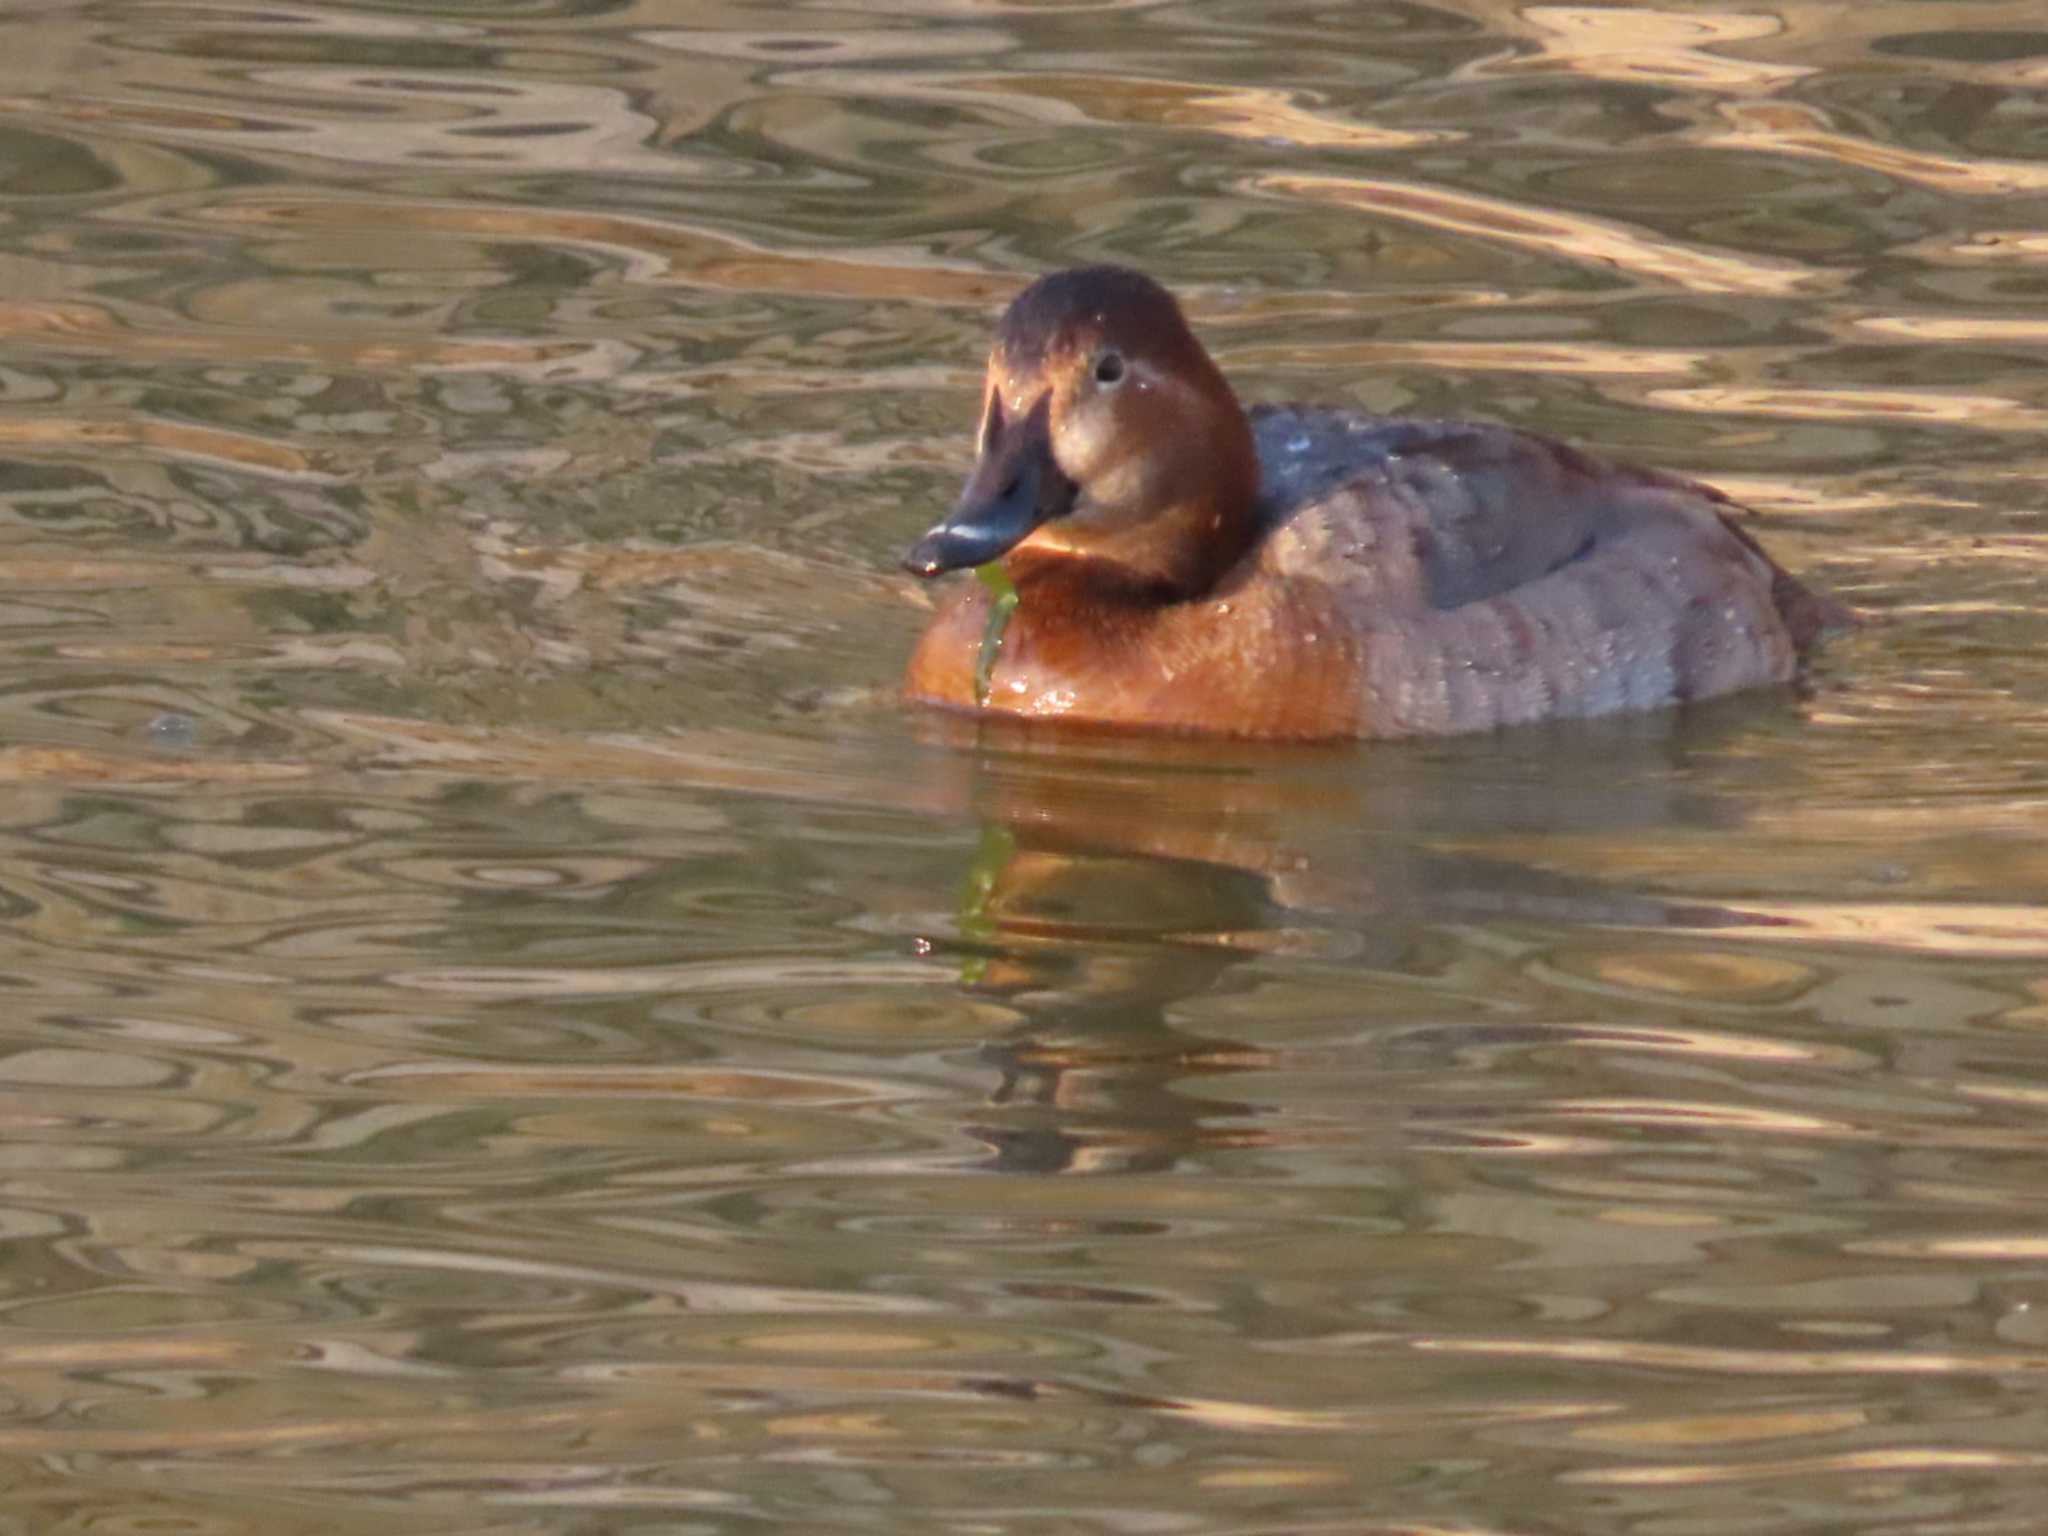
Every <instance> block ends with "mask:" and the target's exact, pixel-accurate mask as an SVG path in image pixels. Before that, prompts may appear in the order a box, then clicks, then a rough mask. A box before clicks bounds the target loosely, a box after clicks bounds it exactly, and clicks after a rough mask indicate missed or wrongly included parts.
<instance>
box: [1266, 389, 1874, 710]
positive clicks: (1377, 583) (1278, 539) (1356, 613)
mask: <svg viewBox="0 0 2048 1536" xmlns="http://www.w3.org/2000/svg"><path fill="white" fill-rule="evenodd" d="M1253 431H1254V436H1255V438H1256V440H1257V443H1258V447H1259V452H1260V463H1261V468H1262V482H1261V507H1262V513H1263V516H1264V517H1265V519H1266V529H1267V532H1266V538H1265V541H1264V543H1263V545H1262V546H1261V549H1260V553H1259V556H1258V565H1259V568H1260V570H1261V572H1262V573H1263V574H1265V575H1267V576H1269V577H1275V578H1279V579H1281V580H1282V581H1284V582H1287V583H1290V584H1293V585H1295V586H1297V587H1316V588H1321V589H1325V590H1326V591H1327V593H1328V599H1327V601H1328V603H1329V605H1330V606H1331V607H1332V608H1333V609H1334V610H1336V611H1339V612H1342V613H1343V614H1345V615H1347V616H1348V618H1349V619H1350V621H1351V622H1350V626H1349V627H1350V628H1351V629H1352V631H1353V632H1354V633H1355V634H1357V635H1358V636H1359V637H1360V640H1361V641H1362V642H1363V643H1364V644H1365V653H1366V654H1367V655H1369V657H1370V658H1371V659H1370V661H1369V663H1368V666H1367V670H1368V672H1369V673H1370V674H1371V678H1370V685H1369V690H1368V691H1369V692H1371V693H1373V694H1375V695H1376V697H1375V698H1374V699H1373V700H1372V701H1371V710H1372V712H1373V713H1374V714H1375V715H1377V716H1378V717H1379V718H1381V719H1382V720H1383V721H1384V722H1385V723H1386V726H1387V733H1388V734H1403V733H1405V732H1406V731H1408V730H1420V731H1440V730H1462V729H1474V728H1485V727H1489V726H1493V725H1501V724H1510V723H1513V722H1515V721H1518V720H1529V719H1538V718H1543V717H1545V716H1548V715H1592V714H1605V713H1608V712H1609V711H1612V710H1616V709H1643V708H1656V707H1659V706H1660V705H1664V704H1670V703H1675V702H1678V701H1681V700H1684V699H1689V698H1704V697H1707V696H1709V695H1711V694H1716V693H1725V692H1728V691H1730V690H1731V689H1735V688H1742V687H1749V686H1754V685H1756V684H1759V683H1766V682H1783V681H1785V680H1786V679H1787V678H1789V677H1791V676H1792V675H1793V673H1794V672H1795V670H1796V668H1797V665H1798V661H1799V658H1800V656H1801V654H1802V653H1803V652H1804V651H1805V650H1806V649H1807V647H1808V646H1810V645H1811V644H1812V642H1813V640H1814V639H1815V638H1816V637H1817V636H1818V635H1819V633H1820V632H1821V631H1822V630H1823V629H1825V628H1828V627H1830V626H1831V625H1832V624H1834V623H1838V622H1840V621H1841V619H1842V617H1843V611H1842V610H1840V609H1839V608H1837V607H1836V606H1835V605H1834V604H1831V603H1829V602H1827V601H1826V600H1825V599H1823V598H1819V597H1817V596H1815V594H1813V593H1811V592H1809V591H1808V590H1807V589H1806V588H1805V587H1803V586H1801V585H1800V584H1799V582H1798V581H1796V580H1795V579H1794V578H1793V577H1791V576H1790V575H1788V574H1787V573H1786V572H1785V571H1783V570H1782V569H1780V568H1779V567H1778V566H1777V565H1776V564H1775V563H1774V562H1773V561H1772V560H1771V559H1770V558H1769V557H1768V556H1767V555H1766V554H1765V553H1764V552H1763V551H1762V550H1761V549H1760V548H1759V547H1758V546H1757V543H1756V541H1755V540H1754V539H1753V538H1751V537H1750V536H1749V535H1748V534H1747V533H1746V532H1745V531H1744V530H1743V529H1741V528H1740V527H1738V526H1737V525H1736V524H1735V523H1734V522H1733V521H1732V517H1733V516H1734V515H1735V514H1737V513H1739V512H1740V510H1741V509H1740V508H1739V507H1737V506H1736V504H1735V503H1733V502H1731V501H1729V500H1728V498H1726V497H1725V496H1723V495H1721V494H1720V493H1719V492H1718V491H1714V490H1712V489H1711V488H1709V487H1706V486H1702V485H1697V484H1694V483H1693V482H1691V481H1687V480H1683V479H1680V478H1678V477H1676V476H1671V475H1664V474H1660V473H1657V472H1655V471H1652V470H1645V469H1638V468H1635V467H1633V466H1629V465H1622V464H1616V463H1613V462H1611V461H1608V460H1605V459H1600V458H1596V457H1594V456H1593V455H1590V454H1586V453H1583V452H1580V451H1579V450H1578V449H1575V448H1572V447H1570V446H1568V445H1566V444H1563V443H1559V442H1554V441H1552V440H1550V439H1548V438H1542V437H1537V436H1534V435H1532V434H1528V433H1522V432H1514V431H1510V430H1508V429H1507V428H1504V427H1497V426H1489V425H1485V424H1480V423H1471V422H1452V421H1431V420H1409V419H1401V418H1391V419H1390V418H1383V417H1372V416H1362V415H1355V414H1351V413H1348V412H1342V411H1327V410H1313V409H1305V408H1300V407H1292V406H1286V407H1278V408H1272V409H1268V410H1264V411H1259V412H1255V413H1254V416H1253Z"/></svg>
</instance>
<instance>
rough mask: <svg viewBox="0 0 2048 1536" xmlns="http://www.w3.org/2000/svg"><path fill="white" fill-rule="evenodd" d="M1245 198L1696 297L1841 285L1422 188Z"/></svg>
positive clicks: (1591, 222)
mask: <svg viewBox="0 0 2048 1536" xmlns="http://www.w3.org/2000/svg"><path fill="white" fill-rule="evenodd" d="M1248 190H1250V191H1252V192H1254V193H1267V194H1279V195H1281V196H1284V197H1289V198H1296V199H1300V200H1303V201H1307V202H1316V203H1335V204H1339V205H1342V206H1344V207H1349V208H1356V209H1359V210H1361V211H1362V212H1365V213H1370V214H1377V215H1382V216H1384V217H1387V218H1395V219H1404V220H1407V221H1408V222H1410V223H1415V224H1421V225H1425V226H1427V227H1429V228H1431V229H1443V230H1449V231H1451V232H1452V233H1454V234H1461V235H1472V236H1476V237H1477V238H1479V239H1482V240H1493V241H1499V242H1501V243H1503V244H1507V245H1520V246H1526V247H1528V248H1530V249H1532V250H1538V251H1542V252H1544V253H1545V254H1547V255H1552V256H1558V257H1562V258H1564V259H1565V260H1568V261H1571V262H1574V263H1576V264H1578V265H1580V266H1588V267H1615V268H1619V269H1620V270H1621V271H1623V272H1626V273H1629V274H1630V275H1632V276H1635V277H1638V278H1650V279H1654V280H1656V281H1659V282H1668V283H1672V284H1675V285H1677V286H1678V287H1680V288H1684V289H1687V290H1688V291H1690V292H1694V293H1752V294H1762V295H1782V294H1790V293H1795V292H1798V291H1799V290H1801V289H1808V288H1813V287H1817V286H1823V285H1828V286H1832V285H1834V284H1836V283H1837V282H1838V281H1839V279H1838V277H1837V276H1836V275H1835V274H1832V273H1824V272H1821V271H1819V270H1818V269H1816V268H1813V267H1808V266H1803V265H1800V264H1798V263H1794V262H1789V261H1772V260H1767V259H1764V258H1761V257H1754V256H1738V255H1735V254H1734V253H1732V252H1728V251H1716V250H1709V249H1706V248H1704V247H1700V246H1692V245H1683V244H1680V243H1679V242H1677V241H1673V240H1662V239H1659V238H1657V237H1656V236H1655V235H1651V234H1647V233H1645V232H1644V231H1642V230H1639V229H1634V228H1631V227H1630V226H1628V225H1625V224H1618V223H1614V222H1612V221H1611V220H1607V219H1596V218H1592V217H1590V216H1588V215H1585V214H1574V213H1566V212H1563V211H1560V210H1557V209H1550V208H1540V207H1533V206H1530V205H1527V204H1523V203H1512V202H1508V201H1506V200H1504V199H1501V198H1494V197H1484V196H1481V195H1480V194H1478V193H1473V192H1458V191H1454V190H1451V189H1449V188H1446V187H1436V186H1429V185H1426V184H1423V183H1420V182H1404V181H1382V180H1378V179H1375V178H1372V177H1366V176H1314V175H1301V174H1293V173H1286V174H1283V173H1279V172H1269V173H1264V174H1261V175H1258V176H1254V177H1253V178H1251V180H1250V182H1249V183H1248Z"/></svg>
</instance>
